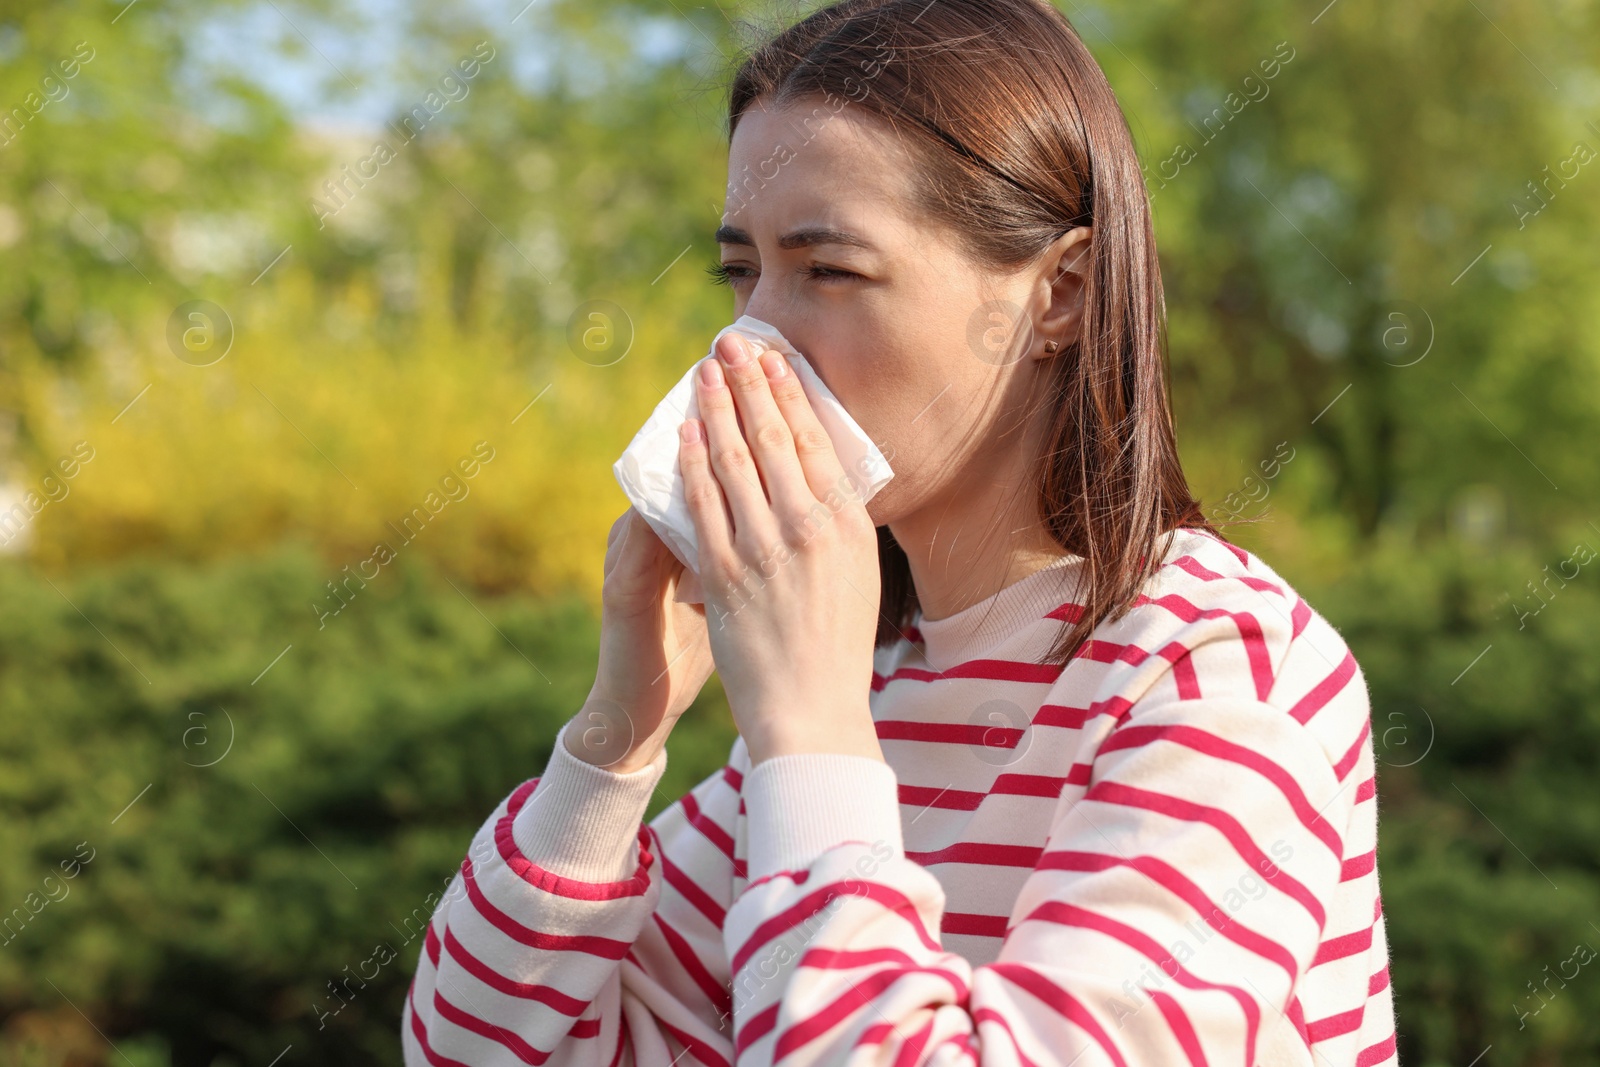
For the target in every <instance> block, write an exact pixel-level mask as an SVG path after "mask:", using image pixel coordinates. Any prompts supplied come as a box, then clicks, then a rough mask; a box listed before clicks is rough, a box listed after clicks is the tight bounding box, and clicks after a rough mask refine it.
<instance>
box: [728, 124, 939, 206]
mask: <svg viewBox="0 0 1600 1067" xmlns="http://www.w3.org/2000/svg"><path fill="white" fill-rule="evenodd" d="M841 105H842V106H841ZM910 166H911V158H910V155H909V153H908V152H907V150H906V149H905V147H904V146H903V145H902V144H901V143H900V140H899V138H898V136H897V135H896V134H895V132H894V130H893V129H892V128H891V127H890V126H889V125H888V123H887V122H885V121H884V120H883V119H881V118H879V117H878V116H877V115H875V114H872V113H871V112H868V111H865V110H864V109H862V108H860V107H857V106H855V105H854V104H852V103H851V102H850V101H848V100H847V99H845V98H844V97H838V96H836V97H834V98H833V100H832V101H831V102H830V101H828V100H827V99H826V98H824V97H822V96H820V95H819V96H807V97H802V98H800V99H798V100H796V101H794V102H792V103H790V104H788V105H786V106H784V107H782V108H779V109H775V110H774V109H769V107H768V106H767V105H766V103H765V102H764V101H760V100H758V101H757V102H756V103H755V104H754V105H753V106H752V107H750V108H749V109H748V110H747V111H746V112H745V113H744V115H743V116H742V117H741V118H740V119H739V125H738V127H737V128H736V129H735V130H734V134H733V141H732V143H731V144H730V145H729V148H728V188H727V201H726V206H725V208H724V218H725V220H726V221H728V222H730V223H733V224H735V225H738V226H740V227H742V228H743V229H746V230H749V231H750V232H752V233H754V232H755V230H754V227H762V228H767V227H772V228H782V227H784V226H786V225H788V224H790V223H794V222H801V221H804V222H809V223H817V222H826V223H827V224H829V225H833V226H837V227H839V228H841V229H854V230H856V231H857V232H861V233H863V234H864V233H866V232H868V231H871V232H874V233H877V234H880V235H884V236H887V235H888V234H889V233H891V232H892V231H893V230H895V229H897V228H900V227H903V226H904V225H905V223H906V221H907V218H908V212H909V210H910V195H911V183H910V181H909V179H908V177H907V175H908V174H909V170H908V168H909V167H910Z"/></svg>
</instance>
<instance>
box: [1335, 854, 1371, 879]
mask: <svg viewBox="0 0 1600 1067" xmlns="http://www.w3.org/2000/svg"><path fill="white" fill-rule="evenodd" d="M1377 869H1378V850H1377V849H1373V850H1372V851H1371V852H1365V853H1362V854H1361V855H1359V856H1356V857H1354V858H1353V859H1347V860H1345V861H1344V867H1343V868H1342V869H1341V870H1340V872H1339V881H1341V882H1349V881H1353V880H1354V879H1357V878H1360V877H1361V876H1362V875H1364V874H1371V873H1372V872H1373V871H1375V870H1377Z"/></svg>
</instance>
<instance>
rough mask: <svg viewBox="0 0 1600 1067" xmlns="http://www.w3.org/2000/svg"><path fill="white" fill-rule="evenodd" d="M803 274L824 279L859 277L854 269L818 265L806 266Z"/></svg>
mask: <svg viewBox="0 0 1600 1067" xmlns="http://www.w3.org/2000/svg"><path fill="white" fill-rule="evenodd" d="M804 274H805V275H806V277H808V278H819V279H824V280H826V279H830V278H855V277H859V275H857V274H856V273H855V272H854V271H848V270H840V269H838V268H837V267H818V266H815V265H813V266H810V267H807V268H806V269H805V271H804Z"/></svg>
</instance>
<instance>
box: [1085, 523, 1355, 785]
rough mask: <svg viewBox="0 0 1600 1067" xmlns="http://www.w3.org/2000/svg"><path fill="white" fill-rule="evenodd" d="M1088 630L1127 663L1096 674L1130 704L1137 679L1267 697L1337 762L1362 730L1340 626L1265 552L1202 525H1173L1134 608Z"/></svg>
mask: <svg viewBox="0 0 1600 1067" xmlns="http://www.w3.org/2000/svg"><path fill="white" fill-rule="evenodd" d="M1092 637H1093V639H1094V640H1095V641H1097V642H1102V643H1103V644H1104V646H1105V647H1103V648H1100V649H1097V650H1096V656H1097V658H1106V657H1108V656H1115V657H1116V660H1117V662H1118V663H1119V664H1123V665H1126V667H1127V668H1128V669H1127V670H1125V671H1111V672H1108V676H1107V678H1106V679H1105V684H1106V686H1107V687H1108V688H1110V689H1112V690H1115V691H1117V692H1118V693H1120V694H1121V695H1122V697H1123V698H1124V699H1125V700H1128V701H1129V702H1130V704H1131V702H1132V700H1134V699H1136V697H1135V696H1134V695H1133V694H1132V692H1131V691H1133V690H1137V689H1144V690H1145V691H1146V692H1149V693H1152V694H1154V693H1158V692H1160V693H1166V694H1167V695H1169V696H1172V697H1174V698H1184V697H1190V698H1212V697H1228V698H1236V699H1241V700H1250V701H1254V702H1257V703H1259V704H1265V705H1267V706H1269V707H1270V708H1272V709H1274V710H1276V711H1278V712H1281V713H1283V714H1285V715H1288V716H1289V717H1291V718H1293V719H1294V720H1296V721H1297V722H1299V723H1301V724H1302V725H1306V726H1308V727H1310V728H1312V730H1313V732H1314V733H1317V734H1319V735H1320V736H1321V737H1322V738H1323V741H1324V747H1325V748H1326V750H1327V751H1328V752H1329V754H1330V758H1332V759H1333V760H1335V761H1336V762H1337V761H1338V760H1341V759H1342V758H1343V757H1344V756H1345V749H1346V747H1347V746H1348V745H1350V744H1351V743H1352V739H1353V738H1357V737H1360V738H1363V739H1364V737H1365V734H1366V732H1367V731H1368V730H1369V729H1370V723H1369V715H1370V705H1369V699H1368V693H1367V688H1366V681H1365V679H1364V677H1363V676H1362V674H1361V669H1360V666H1359V665H1358V664H1357V663H1356V660H1355V656H1354V654H1353V653H1352V652H1351V650H1350V648H1349V646H1348V645H1346V643H1345V641H1344V638H1343V637H1342V636H1341V635H1340V633H1339V631H1338V630H1337V629H1336V628H1335V627H1334V626H1333V625H1332V624H1331V623H1330V622H1328V621H1327V620H1326V619H1325V618H1323V617H1322V616H1321V615H1320V614H1319V613H1318V612H1317V611H1316V610H1315V609H1314V608H1313V607H1312V606H1311V605H1310V604H1309V603H1307V601H1306V600H1305V598H1304V597H1302V596H1301V595H1300V594H1299V593H1298V592H1297V591H1296V590H1295V588H1294V587H1293V586H1292V585H1291V584H1290V583H1289V582H1288V581H1287V580H1285V579H1284V578H1283V576H1282V575H1280V574H1279V573H1278V572H1277V571H1275V570H1274V569H1273V568H1272V567H1271V566H1270V565H1269V564H1268V563H1267V562H1266V561H1265V560H1263V559H1262V558H1261V557H1259V556H1257V555H1256V554H1255V553H1253V552H1250V551H1248V550H1247V549H1244V548H1241V547H1240V546H1238V545H1235V544H1232V543H1231V542H1229V541H1227V540H1225V539H1223V538H1222V537H1219V536H1218V535H1216V534H1214V533H1211V532H1210V531H1207V530H1199V529H1193V528H1190V527H1181V528H1179V529H1178V530H1176V531H1174V532H1173V535H1172V539H1171V541H1170V542H1169V543H1168V548H1167V551H1166V553H1165V555H1164V556H1163V562H1162V565H1161V567H1160V568H1159V569H1158V570H1157V571H1156V573H1155V574H1154V575H1153V576H1152V577H1151V578H1150V580H1149V581H1148V582H1147V583H1146V586H1145V588H1144V591H1143V592H1142V593H1141V595H1140V596H1139V598H1138V600H1137V601H1136V603H1135V604H1134V606H1133V607H1132V608H1131V609H1129V611H1128V612H1127V613H1126V614H1125V615H1123V616H1122V617H1121V618H1119V619H1117V620H1114V621H1111V622H1109V623H1107V624H1103V625H1102V626H1101V627H1100V628H1097V629H1096V631H1095V633H1094V634H1093V635H1092ZM1119 674H1120V675H1122V677H1120V678H1119V677H1116V675H1119ZM1139 695H1143V693H1141V694H1139Z"/></svg>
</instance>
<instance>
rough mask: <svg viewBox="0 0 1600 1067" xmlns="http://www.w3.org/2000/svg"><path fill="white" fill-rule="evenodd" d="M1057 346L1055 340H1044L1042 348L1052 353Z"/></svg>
mask: <svg viewBox="0 0 1600 1067" xmlns="http://www.w3.org/2000/svg"><path fill="white" fill-rule="evenodd" d="M1058 347H1060V346H1059V345H1057V344H1056V343H1055V342H1054V341H1046V342H1045V343H1044V350H1045V351H1046V352H1050V353H1052V354H1053V353H1054V352H1055V350H1056V349H1057V348H1058Z"/></svg>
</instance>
